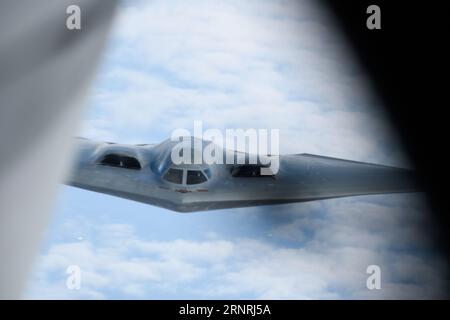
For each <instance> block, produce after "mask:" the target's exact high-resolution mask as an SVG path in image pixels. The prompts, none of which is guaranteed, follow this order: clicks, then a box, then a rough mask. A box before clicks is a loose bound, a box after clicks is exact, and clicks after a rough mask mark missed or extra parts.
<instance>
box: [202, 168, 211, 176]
mask: <svg viewBox="0 0 450 320" xmlns="http://www.w3.org/2000/svg"><path fill="white" fill-rule="evenodd" d="M203 172H204V173H205V174H206V176H207V177H208V179H211V170H210V169H209V168H207V169H205V170H203Z"/></svg>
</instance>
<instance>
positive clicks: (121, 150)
mask: <svg viewBox="0 0 450 320" xmlns="http://www.w3.org/2000/svg"><path fill="white" fill-rule="evenodd" d="M78 143H79V153H78V158H77V162H76V165H75V168H74V170H73V172H72V175H71V177H70V179H69V180H68V181H67V184H69V185H71V186H75V187H79V188H83V189H87V190H91V191H96V192H101V193H105V194H109V195H113V196H117V197H121V198H126V199H130V200H135V201H139V202H143V203H147V204H151V205H155V206H159V207H163V208H167V209H170V210H174V211H178V212H193V211H205V210H215V209H225V208H238V207H249V206H259V205H270V204H283V203H293V202H304V201H312V200H321V199H329V198H337V197H347V196H356V195H368V194H381V193H395V192H412V191H417V187H416V183H415V179H414V175H413V172H412V171H410V170H406V169H400V168H394V167H389V166H383V165H376V164H370V163H363V162H356V161H349V160H343V159H336V158H330V157H323V156H316V155H310V154H293V155H281V156H279V170H278V172H277V173H276V174H274V175H269V176H263V175H260V174H258V173H259V169H260V168H261V165H259V164H256V165H255V164H253V165H252V164H244V165H234V164H211V165H206V164H200V165H199V164H180V165H175V164H174V163H173V162H172V160H171V151H172V148H173V146H174V145H175V144H176V143H177V142H173V141H170V140H165V141H163V142H162V143H160V144H157V145H125V144H115V143H108V142H93V141H90V140H87V139H79V140H78ZM196 151H199V150H193V152H196ZM200 151H201V150H200ZM226 152H233V153H234V154H236V153H235V152H234V151H226Z"/></svg>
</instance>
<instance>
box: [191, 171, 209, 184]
mask: <svg viewBox="0 0 450 320" xmlns="http://www.w3.org/2000/svg"><path fill="white" fill-rule="evenodd" d="M207 180H208V179H206V177H205V175H204V174H203V172H201V171H200V170H188V172H187V180H186V184H198V183H202V182H205V181H207Z"/></svg>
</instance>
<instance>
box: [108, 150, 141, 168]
mask: <svg viewBox="0 0 450 320" xmlns="http://www.w3.org/2000/svg"><path fill="white" fill-rule="evenodd" d="M99 163H100V164H101V165H104V166H110V167H119V168H126V169H134V170H140V169H141V164H140V163H139V161H138V160H137V159H136V158H133V157H129V156H124V155H120V154H116V153H110V154H107V155H105V156H104V157H103V159H102V160H101V161H100V162H99Z"/></svg>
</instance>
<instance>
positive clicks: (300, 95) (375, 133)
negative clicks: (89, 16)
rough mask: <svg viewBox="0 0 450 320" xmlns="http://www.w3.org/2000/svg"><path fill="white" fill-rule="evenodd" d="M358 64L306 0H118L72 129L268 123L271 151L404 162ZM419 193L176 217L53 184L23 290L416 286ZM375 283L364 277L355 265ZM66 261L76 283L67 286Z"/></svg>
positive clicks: (108, 135) (418, 289) (122, 137)
mask: <svg viewBox="0 0 450 320" xmlns="http://www.w3.org/2000/svg"><path fill="white" fill-rule="evenodd" d="M379 109H380V104H379V102H378V101H377V99H376V97H375V95H374V94H373V92H372V91H371V90H370V85H369V82H368V79H367V75H366V74H365V73H364V71H363V70H362V69H361V68H360V67H359V66H358V65H357V64H356V63H355V59H354V57H353V56H352V55H351V53H350V52H348V51H347V49H346V43H345V39H343V38H342V37H341V36H340V35H339V33H338V30H337V28H336V27H335V26H334V25H333V23H332V21H331V19H329V17H327V15H326V14H325V13H323V12H321V11H320V8H316V7H315V6H314V5H313V4H312V3H311V2H308V1H300V2H299V1H296V2H292V1H245V2H243V1H223V2H222V1H221V2H216V1H215V2H210V1H194V2H189V4H187V3H186V2H185V1H167V2H166V1H152V2H147V1H145V2H144V1H129V2H124V3H122V5H121V8H120V9H119V14H118V17H117V20H116V23H115V27H114V30H113V34H112V37H111V41H110V44H109V46H108V48H107V50H106V51H105V59H104V62H103V64H102V66H101V68H100V70H99V73H98V77H97V78H96V80H95V83H94V87H93V89H92V94H91V97H90V100H89V104H88V107H87V109H86V114H85V120H84V122H83V125H82V127H81V128H80V133H79V135H81V136H85V137H88V138H92V139H96V140H107V141H116V142H123V143H157V142H159V141H161V140H163V139H165V138H167V137H169V136H170V134H171V132H172V131H173V130H174V129H177V128H186V129H188V130H192V129H193V121H194V120H202V121H203V123H204V126H205V128H219V129H224V128H244V129H246V128H267V129H270V128H275V129H280V150H281V153H302V152H308V153H315V154H321V155H329V156H334V157H341V158H347V159H353V160H359V161H367V162H374V163H382V164H387V165H396V166H403V167H409V166H410V164H409V163H408V160H407V159H406V158H405V157H404V155H403V152H402V150H401V147H400V145H399V142H398V141H397V139H396V135H395V132H393V130H391V129H390V128H389V127H388V126H387V125H386V124H385V120H384V116H383V114H382V113H381V112H380V111H379ZM428 215H429V211H428V208H427V205H426V203H425V202H424V200H423V198H422V195H421V194H406V195H381V196H363V197H354V198H346V199H335V200H326V201H316V202H311V203H302V204H293V205H281V206H269V207H256V208H245V209H231V210H220V211H211V212H202V213H193V214H179V213H174V212H171V211H168V210H165V209H160V208H156V207H152V206H149V205H144V204H140V203H136V202H132V201H128V200H123V199H119V198H114V197H111V196H107V195H102V194H98V193H92V192H88V191H84V190H79V189H76V188H71V187H65V186H62V187H61V192H60V198H59V201H58V204H57V206H56V208H55V213H54V221H53V223H52V226H51V228H50V231H49V233H48V236H47V238H46V242H45V244H44V245H43V247H42V251H41V254H40V256H39V258H38V260H37V262H36V266H35V269H34V272H33V275H32V276H31V277H30V281H29V286H28V291H27V297H30V298H63V299H80V298H86V299H108V298H109V299H111V298H113V299H155V298H161V299H165V298H169V299H176V298H193V299H203V298H212V299H219V298H225V299H227V298H230V299H235V298H236V299H241V298H251V299H252V298H255V299H259V298H274V299H282V298H287V299H311V298H313V299H314V298H319V299H341V298H343V299H346V298H427V297H439V296H440V295H442V294H443V292H444V285H445V283H443V281H442V277H441V276H442V274H441V270H443V268H444V267H445V266H444V265H443V261H442V260H441V259H440V258H439V257H438V256H437V254H436V253H435V252H434V250H433V248H434V245H433V243H432V242H431V241H430V239H428V237H427V233H426V227H427V226H428V225H429V224H430V222H429V221H428V220H427V216H428ZM370 264H377V265H379V266H380V267H381V270H382V289H381V290H372V291H370V290H368V289H367V288H366V278H367V274H366V267H367V266H368V265H370ZM69 265H79V266H80V268H81V270H82V284H81V289H80V290H69V289H67V288H66V285H65V283H66V279H67V274H66V273H65V272H66V268H67V267H68V266H69Z"/></svg>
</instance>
